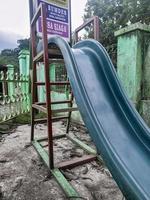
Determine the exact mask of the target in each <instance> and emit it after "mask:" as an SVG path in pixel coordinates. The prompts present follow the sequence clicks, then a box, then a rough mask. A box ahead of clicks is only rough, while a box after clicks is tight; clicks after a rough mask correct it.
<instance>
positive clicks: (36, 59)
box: [33, 48, 63, 63]
mask: <svg viewBox="0 0 150 200" xmlns="http://www.w3.org/2000/svg"><path fill="white" fill-rule="evenodd" d="M48 54H49V62H50V63H52V60H55V61H56V59H58V60H59V61H62V60H63V56H62V54H61V52H60V50H59V49H57V48H53V49H48ZM43 57H44V51H43V50H42V51H41V52H39V53H38V54H37V55H36V56H35V57H34V58H33V62H43ZM54 57H55V59H54ZM59 61H58V62H59Z"/></svg>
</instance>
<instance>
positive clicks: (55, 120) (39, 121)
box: [34, 116, 68, 124]
mask: <svg viewBox="0 0 150 200" xmlns="http://www.w3.org/2000/svg"><path fill="white" fill-rule="evenodd" d="M62 119H68V117H67V116H61V117H53V118H52V122H57V121H59V120H62ZM44 122H47V118H42V119H35V120H34V123H35V124H36V123H44Z"/></svg>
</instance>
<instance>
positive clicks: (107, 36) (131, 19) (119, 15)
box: [84, 0, 150, 46]
mask: <svg viewBox="0 0 150 200" xmlns="http://www.w3.org/2000/svg"><path fill="white" fill-rule="evenodd" d="M93 15H97V16H99V18H100V31H101V39H100V41H101V42H102V43H103V45H104V46H108V45H111V44H114V43H116V38H115V37H114V31H116V30H118V29H120V28H123V27H125V26H127V25H128V24H130V23H136V22H142V23H145V24H149V23H150V3H149V0H88V1H87V4H86V7H85V15H84V20H86V19H87V18H90V17H92V16H93ZM89 34H90V31H89Z"/></svg>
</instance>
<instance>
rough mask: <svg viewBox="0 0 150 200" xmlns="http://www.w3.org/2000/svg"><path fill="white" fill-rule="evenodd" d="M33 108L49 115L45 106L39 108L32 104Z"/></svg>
mask: <svg viewBox="0 0 150 200" xmlns="http://www.w3.org/2000/svg"><path fill="white" fill-rule="evenodd" d="M32 107H33V108H35V109H37V110H39V111H41V112H44V113H47V109H46V107H43V106H39V105H36V104H32Z"/></svg>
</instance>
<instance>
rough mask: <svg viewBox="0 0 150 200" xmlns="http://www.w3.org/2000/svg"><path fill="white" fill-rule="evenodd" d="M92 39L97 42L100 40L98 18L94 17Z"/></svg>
mask: <svg viewBox="0 0 150 200" xmlns="http://www.w3.org/2000/svg"><path fill="white" fill-rule="evenodd" d="M94 39H95V40H97V41H99V39H100V27H99V18H98V16H95V17H94Z"/></svg>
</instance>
